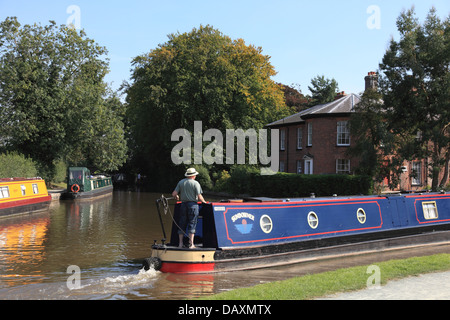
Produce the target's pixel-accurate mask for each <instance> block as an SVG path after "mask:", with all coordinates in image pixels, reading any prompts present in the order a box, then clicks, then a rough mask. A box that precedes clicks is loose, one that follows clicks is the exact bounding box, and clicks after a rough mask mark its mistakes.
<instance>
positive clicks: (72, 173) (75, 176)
mask: <svg viewBox="0 0 450 320" xmlns="http://www.w3.org/2000/svg"><path fill="white" fill-rule="evenodd" d="M69 178H70V179H71V180H73V179H78V180H82V179H83V171H81V170H74V171H70V177H69Z"/></svg>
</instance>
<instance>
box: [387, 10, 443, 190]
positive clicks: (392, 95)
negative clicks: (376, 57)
mask: <svg viewBox="0 0 450 320" xmlns="http://www.w3.org/2000/svg"><path fill="white" fill-rule="evenodd" d="M397 28H398V31H399V33H400V40H399V41H395V40H394V39H392V40H391V43H390V46H389V49H388V50H387V51H386V53H385V55H384V57H383V60H382V63H381V64H380V71H381V72H382V76H381V79H380V88H381V92H382V94H383V101H384V109H383V112H384V113H385V117H386V121H387V122H388V124H389V130H390V131H391V132H392V133H394V134H395V135H397V136H399V137H400V141H401V143H400V144H399V147H398V149H397V156H398V157H400V158H401V159H404V160H413V159H431V161H430V162H429V175H430V177H431V178H432V189H433V190H436V189H437V188H438V186H439V184H440V183H441V184H442V183H443V182H445V180H444V179H443V181H441V182H439V172H440V170H441V168H442V167H446V168H447V170H446V172H447V177H448V165H449V160H450V159H449V149H450V73H449V67H450V17H448V18H447V19H446V20H445V21H441V20H440V19H439V17H437V15H436V10H435V9H434V8H432V9H431V10H430V12H429V14H428V16H427V17H426V19H425V22H424V23H423V24H422V25H421V24H420V23H419V21H418V19H417V18H416V16H415V11H414V8H412V9H410V10H407V11H404V12H402V13H401V15H400V16H399V18H398V19H397ZM444 178H445V177H444Z"/></svg>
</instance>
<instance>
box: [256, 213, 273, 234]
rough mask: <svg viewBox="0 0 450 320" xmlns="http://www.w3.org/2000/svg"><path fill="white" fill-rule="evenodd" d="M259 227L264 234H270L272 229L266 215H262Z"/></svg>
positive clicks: (271, 224)
mask: <svg viewBox="0 0 450 320" xmlns="http://www.w3.org/2000/svg"><path fill="white" fill-rule="evenodd" d="M259 225H260V226H261V229H262V231H263V232H264V233H270V232H271V231H272V228H273V223H272V219H271V218H270V217H269V216H268V215H266V214H265V215H263V216H262V217H261V219H260V220H259Z"/></svg>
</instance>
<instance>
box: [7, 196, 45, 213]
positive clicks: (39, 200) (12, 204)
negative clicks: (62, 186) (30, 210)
mask: <svg viewBox="0 0 450 320" xmlns="http://www.w3.org/2000/svg"><path fill="white" fill-rule="evenodd" d="M51 200H52V196H50V195H48V196H40V197H37V198H32V199H26V200H16V201H9V202H4V203H0V210H1V209H7V208H14V207H21V206H27V205H30V204H36V203H43V202H48V201H51Z"/></svg>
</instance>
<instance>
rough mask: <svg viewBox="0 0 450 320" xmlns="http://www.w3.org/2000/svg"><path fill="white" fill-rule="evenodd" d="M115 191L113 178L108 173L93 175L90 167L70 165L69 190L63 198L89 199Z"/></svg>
mask: <svg viewBox="0 0 450 320" xmlns="http://www.w3.org/2000/svg"><path fill="white" fill-rule="evenodd" d="M112 191H113V184H112V179H111V177H109V176H106V175H96V176H92V175H91V172H90V171H89V169H87V168H84V167H70V168H69V169H68V175H67V191H66V192H65V193H63V195H62V196H61V198H62V199H89V198H94V197H98V196H102V195H107V194H109V193H111V192H112Z"/></svg>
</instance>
